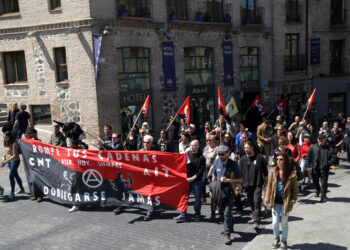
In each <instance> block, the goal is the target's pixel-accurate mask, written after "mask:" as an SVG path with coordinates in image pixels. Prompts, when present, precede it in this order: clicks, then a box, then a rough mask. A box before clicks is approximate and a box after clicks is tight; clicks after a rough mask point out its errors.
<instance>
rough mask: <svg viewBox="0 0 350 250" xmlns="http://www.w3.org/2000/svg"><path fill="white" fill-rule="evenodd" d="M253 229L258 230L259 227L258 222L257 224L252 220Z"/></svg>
mask: <svg viewBox="0 0 350 250" xmlns="http://www.w3.org/2000/svg"><path fill="white" fill-rule="evenodd" d="M254 229H255V230H258V229H259V224H258V222H254Z"/></svg>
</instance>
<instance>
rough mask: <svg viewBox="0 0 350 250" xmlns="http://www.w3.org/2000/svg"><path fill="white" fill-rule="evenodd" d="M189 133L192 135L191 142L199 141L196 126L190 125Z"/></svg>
mask: <svg viewBox="0 0 350 250" xmlns="http://www.w3.org/2000/svg"><path fill="white" fill-rule="evenodd" d="M187 132H188V134H189V135H190V142H191V141H193V140H198V135H197V133H196V125H194V124H192V123H190V125H188V127H187Z"/></svg>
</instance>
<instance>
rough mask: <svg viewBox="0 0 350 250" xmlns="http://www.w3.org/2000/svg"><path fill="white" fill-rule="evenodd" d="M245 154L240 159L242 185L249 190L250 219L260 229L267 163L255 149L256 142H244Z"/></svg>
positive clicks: (256, 228) (255, 227)
mask: <svg viewBox="0 0 350 250" xmlns="http://www.w3.org/2000/svg"><path fill="white" fill-rule="evenodd" d="M244 151H245V153H246V154H245V155H244V156H243V157H242V158H241V160H240V161H239V168H240V171H241V177H242V186H243V188H244V189H245V190H246V191H247V194H248V201H249V203H250V207H251V210H252V219H251V220H249V221H248V223H250V224H254V229H255V230H258V229H259V224H260V209H261V195H262V187H263V186H264V184H265V181H266V180H267V175H268V171H267V164H266V161H265V159H264V157H263V156H262V155H261V154H257V153H255V151H254V144H253V143H252V142H250V141H247V142H246V143H245V144H244Z"/></svg>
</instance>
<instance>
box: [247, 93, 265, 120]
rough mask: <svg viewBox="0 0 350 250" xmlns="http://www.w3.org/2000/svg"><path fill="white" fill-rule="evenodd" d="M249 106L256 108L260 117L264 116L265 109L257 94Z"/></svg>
mask: <svg viewBox="0 0 350 250" xmlns="http://www.w3.org/2000/svg"><path fill="white" fill-rule="evenodd" d="M250 106H251V107H253V108H257V109H258V110H259V113H260V115H263V114H265V107H264V104H263V102H262V100H261V98H260V96H259V94H257V95H256V96H255V99H254V101H253V102H252V104H250Z"/></svg>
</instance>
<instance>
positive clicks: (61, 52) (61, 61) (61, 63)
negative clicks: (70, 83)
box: [54, 47, 68, 82]
mask: <svg viewBox="0 0 350 250" xmlns="http://www.w3.org/2000/svg"><path fill="white" fill-rule="evenodd" d="M54 50H55V59H56V80H57V82H63V81H66V80H68V70H67V60H66V49H65V48H64V47H62V48H55V49H54Z"/></svg>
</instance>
